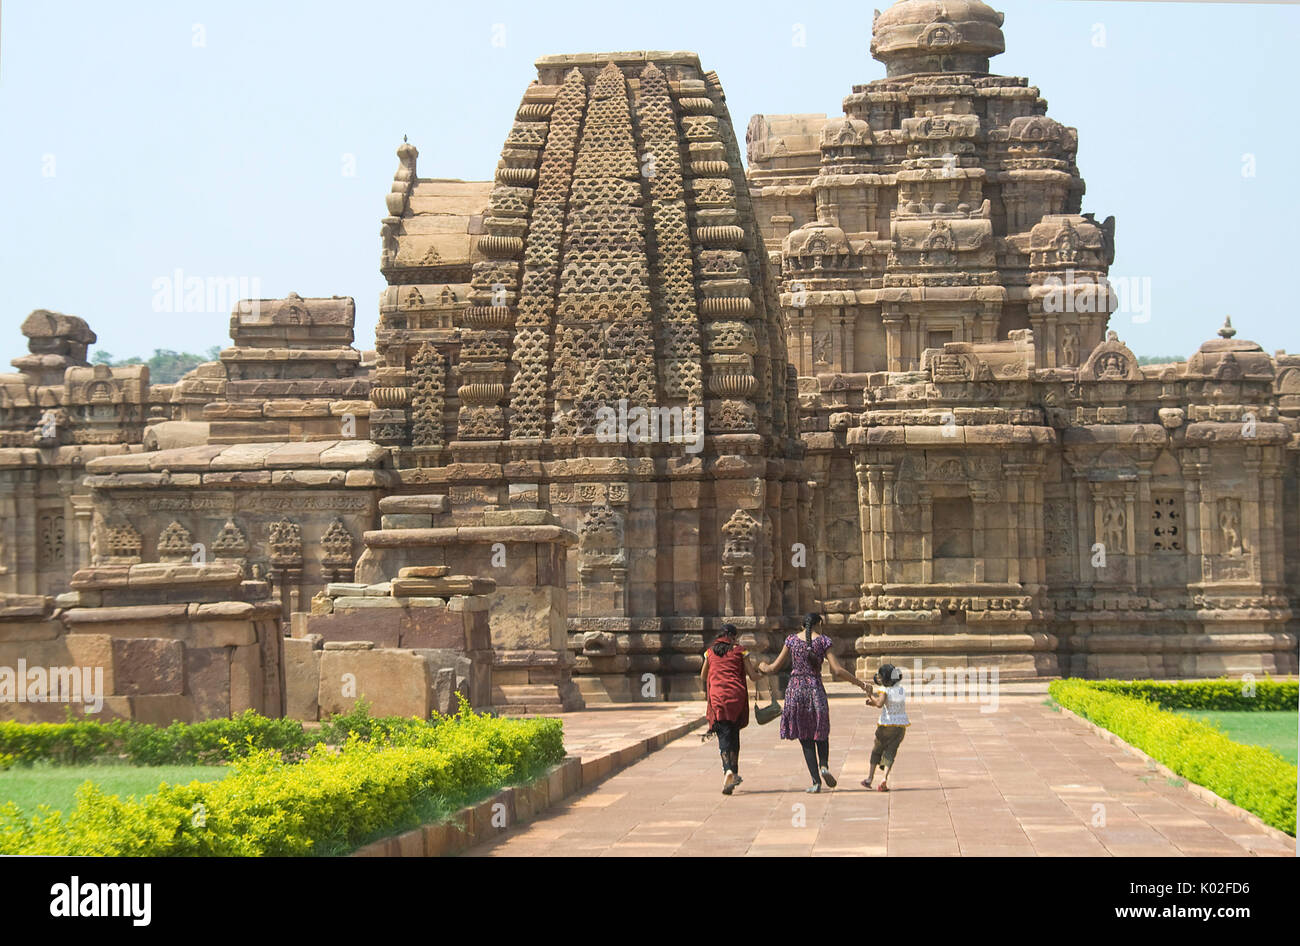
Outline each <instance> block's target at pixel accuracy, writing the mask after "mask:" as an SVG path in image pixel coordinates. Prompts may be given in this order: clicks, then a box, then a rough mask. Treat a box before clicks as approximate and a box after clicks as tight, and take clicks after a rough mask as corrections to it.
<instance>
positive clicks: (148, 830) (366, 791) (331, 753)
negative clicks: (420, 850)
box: [0, 705, 564, 857]
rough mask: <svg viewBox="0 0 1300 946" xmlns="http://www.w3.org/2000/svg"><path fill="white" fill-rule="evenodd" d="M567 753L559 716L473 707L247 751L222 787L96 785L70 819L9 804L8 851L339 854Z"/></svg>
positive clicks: (2, 813) (2, 816) (4, 825)
mask: <svg viewBox="0 0 1300 946" xmlns="http://www.w3.org/2000/svg"><path fill="white" fill-rule="evenodd" d="M563 757H564V745H563V732H562V724H561V722H560V721H559V720H557V719H498V718H494V717H489V716H480V715H477V714H474V713H472V712H470V711H469V710H468V708H467V707H466V706H464V705H462V707H461V711H460V713H458V714H457V715H456V716H453V717H449V718H443V719H439V720H435V722H434V723H432V724H425V723H421V722H420V721H418V720H416V721H414V725H411V726H396V727H394V730H393V731H392V732H390V733H387V734H382V733H381V734H380V736H379V737H378V738H374V739H373V741H366V740H364V739H363V738H362V737H361V736H360V735H359V734H354V735H352V736H351V737H350V738H349V739H348V740H347V741H346V743H345V744H344V745H343V746H342V748H341V749H337V750H335V749H331V748H330V747H328V746H326V745H323V744H320V745H317V746H315V747H314V748H312V749H311V750H309V751H308V753H307V755H306V757H305V758H304V759H303V760H302V761H300V762H296V763H295V762H291V761H286V760H285V758H284V757H283V756H282V755H281V754H280V753H279V752H278V751H276V750H275V749H266V750H260V751H254V752H250V753H248V754H247V755H246V756H245V757H244V758H242V759H240V760H238V761H236V762H235V763H233V765H234V768H235V771H234V772H233V773H232V774H231V775H229V776H228V777H227V778H225V779H222V780H220V781H217V782H210V783H201V782H191V783H190V784H189V785H163V786H161V787H160V788H159V790H158V792H157V793H156V794H154V795H147V796H145V797H143V798H139V799H136V798H127V799H125V800H124V799H122V798H119V797H117V796H115V795H105V794H103V793H102V792H101V791H99V790H98V789H97V788H96V786H94V785H93V784H91V783H87V784H85V785H83V786H82V787H81V788H80V789H78V792H77V805H76V807H75V808H73V809H72V810H71V811H69V812H67V813H66V814H64V813H62V812H57V811H50V810H49V809H47V808H44V807H43V808H42V809H41V810H40V811H38V812H37V813H36V814H35V815H29V814H24V813H23V812H21V811H19V810H18V808H17V806H16V805H14V804H13V803H12V802H11V803H9V804H7V805H5V806H0V855H4V854H54V855H58V854H65V855H66V854H75V855H98V856H145V857H165V856H176V855H198V856H302V855H312V854H315V855H328V854H340V853H345V852H347V851H350V850H353V849H355V848H356V847H358V846H360V845H362V844H365V843H367V842H368V841H370V840H373V839H374V838H377V837H383V836H386V835H390V834H393V833H395V832H398V831H402V830H406V829H408V828H412V827H415V826H416V825H419V824H422V823H425V822H427V821H430V820H434V819H435V818H437V817H439V816H444V815H446V814H448V813H450V812H451V811H454V810H456V809H457V808H459V807H461V806H462V805H465V804H471V803H473V802H474V801H476V800H478V799H480V798H483V797H486V796H488V795H490V794H491V793H492V792H494V791H496V790H497V789H499V788H500V787H502V786H503V785H509V784H517V783H521V782H524V781H527V780H529V779H531V778H534V777H535V776H537V775H539V774H541V772H543V771H545V770H546V769H547V768H548V767H549V766H551V765H554V764H555V763H557V762H559V761H560V760H561V759H563Z"/></svg>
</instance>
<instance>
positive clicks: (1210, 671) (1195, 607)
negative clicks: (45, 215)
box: [0, 0, 1300, 721]
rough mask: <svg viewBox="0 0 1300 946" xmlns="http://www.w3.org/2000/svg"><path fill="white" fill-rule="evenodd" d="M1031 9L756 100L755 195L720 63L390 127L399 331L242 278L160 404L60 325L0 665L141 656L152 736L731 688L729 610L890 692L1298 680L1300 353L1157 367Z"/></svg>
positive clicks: (956, 15)
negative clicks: (1116, 323) (714, 658)
mask: <svg viewBox="0 0 1300 946" xmlns="http://www.w3.org/2000/svg"><path fill="white" fill-rule="evenodd" d="M1001 27H1002V15H1001V14H999V13H997V12H995V11H994V10H992V9H991V8H990V7H988V6H987V5H986V4H984V3H981V2H978V0H944V2H938V0H902V2H899V3H895V4H894V5H893V6H892V7H890V8H889V9H888V10H887V11H885V12H883V13H881V14H880V15H879V16H878V18H877V19H876V21H875V27H874V36H873V40H872V52H873V55H875V56H876V58H877V59H879V60H881V61H882V62H883V63H885V65H886V67H887V72H888V76H887V78H885V79H881V80H877V81H874V82H870V83H867V84H865V85H861V86H857V87H855V88H854V89H853V91H852V92H851V94H850V95H849V96H848V97H847V98H846V99H845V101H844V107H845V114H844V116H843V117H842V118H836V119H832V120H827V119H826V117H825V116H823V115H786V116H778V115H760V116H756V117H755V118H754V119H753V120H751V122H750V124H749V133H748V136H747V143H748V148H749V169H748V175H747V176H746V173H745V171H744V170H743V168H742V162H741V156H740V150H739V146H738V144H737V142H736V138H735V134H734V131H733V128H732V125H731V119H730V116H729V114H728V111H727V106H726V101H725V98H724V96H723V93H722V89H721V85H720V83H719V81H718V78H717V76H716V75H715V74H713V73H711V72H705V71H703V70H702V68H701V66H700V63H699V60H698V58H697V57H696V56H695V55H694V54H691V53H681V52H640V53H608V54H583V55H570V56H550V57H545V58H543V59H541V60H539V61H538V63H537V79H536V81H535V82H533V83H532V84H531V85H530V86H529V87H528V88H527V89H526V90H525V92H524V95H523V99H522V101H521V103H520V105H519V107H518V109H517V111H516V114H515V121H514V123H513V125H512V126H511V129H510V131H509V133H508V135H507V137H506V140H505V142H504V146H503V148H502V150H501V158H500V161H499V162H498V165H497V167H496V170H495V172H494V174H493V179H492V180H491V181H484V182H466V181H450V180H444V179H434V178H421V177H419V175H418V172H417V159H418V152H417V150H416V148H415V147H414V146H413V145H411V144H409V143H403V145H402V146H401V147H400V148H399V149H398V153H397V154H398V162H399V163H398V170H397V173H396V175H395V177H394V181H393V184H392V188H391V190H390V192H389V193H388V195H387V198H386V208H387V213H386V215H385V217H384V219H383V223H382V227H381V259H380V269H381V272H382V273H383V275H384V277H385V280H386V282H387V288H385V289H384V291H383V292H382V294H381V296H380V300H379V326H378V329H377V331H376V338H375V348H376V351H375V352H361V351H358V350H356V349H355V348H354V347H353V346H352V343H353V324H354V320H355V306H354V304H353V302H352V300H351V299H346V298H340V297H331V298H304V297H300V296H298V295H296V294H291V295H289V296H288V297H286V298H284V299H279V300H246V301H244V302H241V303H240V304H239V306H237V308H236V310H235V312H234V313H232V317H231V321H230V333H231V338H232V342H233V344H232V346H231V347H229V348H227V349H225V350H224V351H222V352H221V354H220V357H219V359H218V360H217V361H215V362H212V363H209V364H204V365H201V366H200V367H199V368H197V369H195V370H194V371H192V372H190V373H189V374H188V375H186V376H185V377H184V378H182V379H181V380H180V381H178V382H176V383H175V384H170V385H151V384H150V383H149V377H148V369H147V368H145V367H143V366H138V365H137V366H129V367H116V368H110V367H108V366H104V365H94V366H92V365H90V364H88V363H87V361H86V354H87V348H88V346H89V345H90V344H92V343H93V342H94V341H95V340H96V338H95V334H94V333H93V332H92V331H90V329H89V327H88V326H87V325H86V323H85V322H84V321H82V320H81V319H79V318H76V317H73V316H67V315H61V314H59V313H53V312H47V311H44V310H39V311H37V312H34V313H32V314H31V315H30V316H29V317H28V318H27V319H26V320H25V321H24V323H23V326H22V331H23V333H24V334H25V335H26V336H27V337H28V340H29V348H30V353H29V354H27V355H25V356H23V357H21V358H18V359H16V360H15V361H14V367H15V368H16V369H17V373H12V374H6V375H0V665H5V666H14V665H16V662H17V660H18V659H19V658H23V659H26V660H27V661H28V663H29V664H33V663H36V662H43V663H44V664H47V665H49V666H65V665H73V666H91V665H96V666H104V667H106V668H107V670H108V674H107V678H108V683H107V686H108V687H109V690H110V692H109V693H108V696H109V700H108V702H107V703H106V710H105V712H106V713H108V714H109V715H121V716H131V717H135V718H141V719H150V720H159V721H167V720H168V719H170V718H184V719H190V718H202V717H205V716H211V715H224V714H226V713H229V712H237V711H238V710H239V709H241V708H245V707H252V708H256V709H259V710H262V711H264V712H270V713H276V712H284V713H288V714H290V715H294V716H301V717H305V718H316V716H317V715H319V714H320V713H322V712H325V713H328V712H332V711H336V710H341V709H347V708H348V707H350V706H351V705H352V701H353V700H355V698H357V697H358V696H361V695H366V694H365V693H360V692H357V691H356V687H355V686H353V688H352V690H351V691H349V690H348V680H349V679H350V680H351V683H352V684H358V683H359V685H360V687H361V689H363V690H365V689H369V690H372V691H376V692H375V693H371V694H370V696H371V697H375V696H377V695H378V694H379V692H380V691H382V701H381V702H382V706H383V709H384V710H385V711H389V712H414V713H421V714H423V713H427V712H429V711H431V710H433V709H440V710H445V709H447V708H450V707H451V705H452V703H453V701H454V697H455V694H456V693H461V694H463V695H465V696H467V697H468V698H470V699H471V701H473V702H474V704H475V705H477V706H486V707H495V708H497V709H500V710H503V711H506V712H556V711H562V710H567V709H572V708H574V707H575V706H578V705H580V704H581V703H582V701H583V700H584V699H585V700H586V701H588V702H596V701H606V700H638V701H639V700H647V699H663V698H678V699H679V698H683V697H691V696H696V695H698V693H699V689H698V672H699V668H700V662H701V657H700V654H701V652H702V650H703V648H704V645H705V644H706V643H707V641H708V640H709V639H710V638H711V636H712V633H713V632H714V631H715V630H716V628H717V627H718V625H720V624H721V623H722V622H724V621H731V622H732V623H735V624H736V625H738V626H739V627H740V628H741V630H742V635H743V637H742V639H743V640H744V642H745V644H746V645H747V646H748V647H749V648H750V649H751V650H752V651H754V652H755V653H757V654H760V655H762V654H767V655H771V654H773V653H774V652H775V651H776V649H778V648H779V646H780V642H781V639H782V637H783V636H784V635H785V634H786V633H788V632H789V630H791V629H792V628H793V627H794V626H795V625H796V616H797V615H798V614H800V613H801V612H804V611H808V610H814V609H815V610H820V611H823V612H824V613H826V615H827V622H826V624H825V625H824V626H825V627H826V628H828V629H829V631H830V633H832V634H833V635H834V637H835V638H836V647H837V649H839V650H840V651H841V652H843V653H844V654H845V656H846V657H851V656H856V658H857V659H858V661H859V666H860V669H862V670H870V669H874V665H875V664H876V663H877V662H879V661H880V660H882V659H889V660H892V661H893V662H894V663H897V664H901V665H903V666H906V667H909V668H911V667H912V666H913V665H912V662H911V660H910V659H909V658H916V659H921V660H922V661H923V662H924V663H925V665H926V666H927V667H940V668H944V669H975V670H978V669H981V668H993V667H996V668H997V669H998V670H999V671H1000V672H1001V673H1002V674H1003V675H1004V676H1033V675H1052V674H1058V673H1060V674H1074V675H1084V676H1157V677H1161V676H1193V675H1195V676H1206V675H1208V676H1216V675H1219V674H1223V673H1233V674H1240V673H1257V674H1258V673H1287V672H1290V673H1294V672H1295V671H1296V646H1297V645H1296V640H1297V637H1296V634H1297V618H1296V616H1295V615H1296V613H1297V612H1296V607H1297V605H1298V604H1300V602H1298V601H1297V595H1298V594H1300V592H1297V589H1300V518H1298V516H1300V514H1298V513H1297V510H1298V509H1300V473H1298V467H1300V355H1287V354H1285V353H1279V354H1277V355H1276V356H1270V355H1268V354H1267V353H1266V352H1264V350H1263V349H1261V347H1260V346H1259V345H1256V344H1255V343H1253V342H1249V341H1244V340H1240V339H1238V338H1236V331H1235V329H1233V328H1232V327H1231V324H1227V325H1225V326H1224V328H1223V329H1222V330H1221V331H1220V332H1219V335H1218V336H1217V337H1216V338H1214V339H1212V340H1211V341H1208V342H1206V343H1205V344H1204V345H1202V346H1201V348H1200V350H1199V351H1197V352H1196V353H1195V354H1194V355H1192V357H1191V358H1190V359H1189V360H1188V361H1186V362H1178V363H1174V364H1167V365H1154V366H1143V365H1141V364H1139V362H1138V359H1137V358H1135V357H1134V355H1133V353H1132V351H1130V350H1129V349H1128V347H1127V346H1126V345H1125V344H1124V343H1123V341H1122V340H1121V339H1120V338H1119V336H1118V334H1117V333H1116V332H1115V331H1113V330H1111V315H1112V314H1113V313H1114V312H1115V311H1116V307H1117V304H1118V298H1119V294H1117V292H1116V291H1115V288H1114V287H1113V286H1112V284H1111V281H1110V278H1109V267H1110V265H1111V263H1112V261H1113V259H1114V236H1115V227H1114V221H1113V218H1112V219H1107V220H1106V221H1105V222H1104V223H1098V222H1097V221H1096V220H1095V219H1094V217H1093V216H1092V215H1091V214H1086V213H1083V212H1082V210H1083V208H1082V197H1083V193H1084V183H1083V179H1082V177H1081V176H1080V173H1079V169H1078V168H1077V166H1076V164H1075V155H1076V152H1077V147H1078V141H1077V134H1076V132H1075V131H1074V129H1071V128H1068V127H1066V126H1064V125H1061V124H1059V123H1058V122H1056V121H1055V120H1053V119H1051V118H1049V117H1048V116H1047V114H1046V111H1047V106H1046V103H1045V102H1044V100H1043V99H1042V98H1041V96H1040V94H1039V90H1038V89H1036V88H1034V87H1032V86H1030V85H1029V84H1028V82H1027V81H1026V80H1024V79H1018V78H1010V77H1004V76H998V75H994V74H992V73H990V72H989V62H990V57H992V56H995V55H997V54H998V53H1000V52H1002V51H1003V47H1004V41H1003V35H1002V32H1001ZM1127 288H1128V291H1129V294H1130V295H1129V300H1130V302H1131V303H1132V302H1134V301H1135V300H1136V303H1137V304H1139V305H1140V304H1142V296H1141V293H1142V291H1143V290H1142V287H1141V286H1137V287H1134V286H1129V287H1127ZM1135 290H1136V295H1135ZM642 410H644V411H645V412H646V414H645V415H644V417H654V418H655V419H656V420H657V421H659V422H662V421H663V420H664V418H665V417H667V419H668V422H669V423H668V427H667V429H665V428H664V427H662V425H660V424H658V423H657V424H656V425H654V426H650V425H648V424H647V425H646V426H643V427H637V426H636V421H635V418H636V417H637V416H638V412H640V411H642ZM651 411H653V412H654V413H653V414H651V413H650V412H651ZM611 416H613V417H614V418H616V421H617V422H616V423H613V424H612V426H611V423H610V417H611ZM697 417H698V418H700V419H701V420H702V423H698V424H697V423H696V422H695V419H696V418H697ZM673 422H675V423H676V425H677V426H676V427H673V426H672V424H673ZM634 431H635V433H634ZM663 434H668V435H669V436H668V437H665V436H661V435H663ZM672 434H676V435H677V436H676V437H675V438H674V437H673V436H671V435H672ZM56 596H57V597H56ZM290 628H291V629H292V636H290V637H285V636H284V632H285V630H286V629H290ZM15 715H18V716H22V717H23V718H50V719H55V718H58V719H61V718H62V708H61V707H57V706H53V705H49V704H47V705H41V704H30V703H28V704H21V705H15V704H0V718H2V717H6V716H15Z"/></svg>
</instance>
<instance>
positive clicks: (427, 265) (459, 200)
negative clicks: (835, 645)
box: [372, 53, 811, 699]
mask: <svg viewBox="0 0 1300 946" xmlns="http://www.w3.org/2000/svg"><path fill="white" fill-rule="evenodd" d="M537 69H538V78H537V81H536V82H534V83H533V84H532V85H531V86H530V87H529V88H528V89H527V91H526V92H525V93H524V97H523V101H522V102H521V104H520V106H519V109H518V111H517V113H516V118H515V123H514V125H513V127H512V129H511V131H510V134H509V135H508V136H507V139H506V142H505V146H504V148H503V149H502V152H501V160H500V163H499V164H498V167H497V170H496V174H495V181H494V182H493V184H492V186H491V188H490V192H489V193H488V195H487V199H486V202H485V203H486V206H485V207H483V208H482V210H481V212H480V213H466V211H468V210H469V207H470V205H468V204H465V203H464V200H465V199H466V198H467V197H468V195H469V194H471V193H472V188H473V187H475V186H476V185H471V184H465V183H462V182H438V181H424V180H421V179H420V178H419V177H418V176H417V175H416V171H415V157H416V155H415V152H414V149H413V148H412V147H411V146H409V145H404V146H403V149H402V150H401V151H400V152H399V157H400V160H401V166H400V167H399V170H398V174H397V177H396V179H395V181H394V185H393V193H392V194H390V195H389V198H390V199H389V211H390V216H389V217H388V218H386V220H385V224H384V239H385V256H384V266H383V269H384V272H385V275H386V276H387V277H388V279H389V282H390V288H389V289H388V290H387V291H386V292H385V294H384V297H383V298H382V300H381V327H380V333H379V344H378V349H379V352H380V356H381V358H382V360H383V362H382V364H381V365H380V366H379V367H378V368H377V370H376V391H375V393H374V398H375V403H376V407H377V408H378V410H377V411H376V413H375V415H373V416H372V425H373V429H374V431H375V437H376V439H377V440H380V441H381V442H386V443H389V444H391V445H392V447H393V450H394V455H395V456H396V457H397V458H398V467H399V470H398V473H399V475H400V476H401V478H402V481H403V485H404V487H405V488H406V489H408V490H409V491H412V492H416V491H419V492H422V493H429V492H434V493H440V492H443V493H445V494H446V495H447V496H448V497H449V500H450V509H451V516H452V520H453V521H455V522H458V523H461V524H463V525H479V524H481V521H482V519H483V517H484V515H485V514H489V513H495V512H498V511H501V510H527V509H541V510H549V511H551V512H553V513H554V514H555V515H556V516H557V517H558V519H559V522H560V524H562V525H563V526H564V527H565V528H566V529H569V530H571V531H573V532H574V533H576V534H577V536H578V537H579V544H578V549H577V554H576V555H570V556H569V564H568V569H569V575H568V589H569V592H568V593H569V609H568V610H569V630H570V647H571V649H572V650H573V651H574V652H575V655H576V657H577V670H578V672H579V673H580V674H585V675H586V677H587V679H586V680H585V681H581V680H580V685H582V686H583V689H584V693H585V694H586V696H587V697H588V698H589V699H601V698H605V697H609V698H615V699H632V698H649V697H646V696H645V694H656V695H657V696H658V697H660V698H662V696H663V695H665V694H666V693H667V692H668V690H669V689H670V688H671V690H672V693H673V695H674V696H681V695H683V694H685V693H690V692H693V690H694V687H695V685H696V684H695V682H694V676H695V675H696V673H697V671H698V667H699V663H698V661H699V653H700V652H701V651H702V649H703V646H704V644H705V642H706V638H707V636H708V635H707V633H706V632H707V631H708V630H709V629H711V628H714V627H716V625H717V624H719V623H721V622H722V621H723V620H733V621H735V622H736V623H738V624H740V625H742V626H744V627H746V628H748V629H751V630H752V631H753V632H754V633H755V634H757V635H758V637H757V638H756V639H755V640H754V642H753V644H754V645H756V646H758V648H759V650H765V649H768V647H769V646H770V645H771V644H772V643H773V642H774V641H775V640H777V639H779V628H780V626H782V625H783V624H787V623H789V620H788V619H790V618H792V617H793V615H795V614H796V613H797V612H798V610H799V609H800V608H801V607H807V606H809V605H810V604H811V601H810V598H809V595H808V590H809V588H808V586H807V584H806V583H805V584H804V585H803V586H802V587H801V585H800V579H801V577H802V575H801V572H800V570H799V568H798V567H796V566H794V565H792V564H791V560H792V548H793V546H794V545H795V544H796V543H797V542H799V541H800V538H801V536H800V529H801V522H802V521H803V517H802V516H800V514H799V512H798V509H799V503H800V494H801V489H802V491H803V494H804V498H805V500H806V496H807V490H806V487H801V483H800V480H799V475H800V473H799V471H800V462H799V460H800V455H801V447H800V445H799V442H798V440H797V429H796V427H797V425H796V423H795V421H794V417H795V413H796V406H795V403H794V397H795V391H794V385H793V378H792V377H791V374H790V373H789V372H788V365H787V355H786V349H785V339H784V333H783V330H782V326H781V323H780V315H779V305H778V302H777V298H776V295H775V291H774V290H775V284H774V279H773V275H774V274H772V273H770V272H769V267H768V259H767V253H766V251H765V249H764V247H763V243H762V237H761V234H760V232H759V228H758V226H757V225H756V223H755V220H754V215H753V210H752V207H751V204H750V199H749V194H748V188H747V186H746V183H745V179H744V176H743V169H742V166H741V160H740V151H739V147H738V145H737V143H736V139H735V134H734V132H733V130H732V126H731V121H730V117H729V115H728V112H727V107H726V101H725V98H724V96H723V93H722V89H721V86H720V84H719V82H718V79H717V76H716V75H714V74H713V73H706V72H703V71H702V70H701V68H700V65H699V61H698V59H697V57H696V56H695V55H694V54H689V53H615V54H596V55H581V56H551V57H546V58H543V59H541V60H539V61H538V63H537ZM435 192H436V193H435ZM422 194H429V195H430V197H429V199H428V200H422V199H421V198H422ZM440 210H441V211H445V212H444V213H441V215H440V216H439V212H440ZM431 217H437V218H438V219H439V224H440V225H441V226H442V228H443V229H442V231H441V234H440V235H439V234H437V233H435V232H434V231H433V229H432V227H433V226H434V223H433V220H432V219H426V218H431ZM453 230H454V231H458V232H455V233H453V232H452V231H453ZM440 243H441V245H443V246H445V247H447V249H448V250H449V252H443V251H440V250H439V248H438V247H439V245H440ZM407 260H410V261H412V262H413V264H404V261H407ZM466 277H468V278H466ZM412 279H428V280H435V279H446V282H445V283H444V284H443V285H442V286H439V285H438V284H437V283H436V282H410V281H408V280H412ZM454 279H460V280H461V281H459V282H453V280H454ZM431 305H432V306H433V308H432V309H430V306H431ZM433 312H436V313H437V315H431V313H433ZM484 565H485V567H484V568H481V569H480V568H477V567H474V566H472V565H471V566H468V567H469V570H470V571H471V572H472V573H475V574H485V575H491V574H492V570H491V568H490V567H486V566H487V563H484ZM769 632H770V633H771V638H770V639H769Z"/></svg>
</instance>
